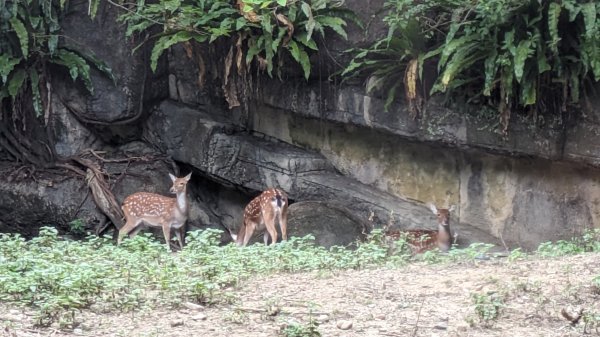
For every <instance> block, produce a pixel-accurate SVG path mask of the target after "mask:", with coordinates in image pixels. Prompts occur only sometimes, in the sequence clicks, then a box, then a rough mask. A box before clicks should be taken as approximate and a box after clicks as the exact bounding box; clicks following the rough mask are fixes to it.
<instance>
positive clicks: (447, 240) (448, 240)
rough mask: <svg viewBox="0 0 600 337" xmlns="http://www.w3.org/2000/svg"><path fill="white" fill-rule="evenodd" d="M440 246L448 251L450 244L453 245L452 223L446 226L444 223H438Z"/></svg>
mask: <svg viewBox="0 0 600 337" xmlns="http://www.w3.org/2000/svg"><path fill="white" fill-rule="evenodd" d="M437 241H438V247H439V248H440V250H442V251H448V250H449V249H450V246H452V234H451V233H450V224H448V226H444V225H443V224H441V223H440V224H438V237H437Z"/></svg>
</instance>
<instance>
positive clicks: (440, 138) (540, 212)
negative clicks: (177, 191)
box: [0, 0, 600, 248]
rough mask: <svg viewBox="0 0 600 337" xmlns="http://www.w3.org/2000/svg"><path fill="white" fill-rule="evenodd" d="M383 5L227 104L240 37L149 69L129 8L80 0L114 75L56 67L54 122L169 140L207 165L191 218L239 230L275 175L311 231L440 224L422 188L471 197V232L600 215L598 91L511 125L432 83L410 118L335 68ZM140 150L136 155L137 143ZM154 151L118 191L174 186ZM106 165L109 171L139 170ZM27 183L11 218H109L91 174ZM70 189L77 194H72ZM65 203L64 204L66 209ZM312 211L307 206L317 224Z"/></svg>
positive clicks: (516, 232)
mask: <svg viewBox="0 0 600 337" xmlns="http://www.w3.org/2000/svg"><path fill="white" fill-rule="evenodd" d="M382 3H383V0H376V1H364V0H348V1H346V6H348V7H349V8H351V9H354V10H355V11H357V13H359V15H361V16H362V17H363V19H365V20H366V21H371V23H372V24H371V25H369V26H368V29H367V30H366V31H362V30H359V29H358V28H357V27H350V28H349V36H350V40H349V41H342V40H340V39H337V38H336V39H333V40H331V41H328V44H327V47H328V51H329V54H328V55H333V57H334V58H336V62H333V61H332V60H331V59H330V58H329V57H325V56H324V54H320V55H317V57H314V58H313V61H314V62H315V64H313V66H314V69H315V71H314V72H313V73H314V74H315V75H314V76H313V77H312V78H311V79H310V80H309V81H308V82H307V81H305V80H304V79H303V78H302V76H301V75H300V74H299V73H298V74H296V73H295V72H291V73H290V74H292V75H290V77H289V78H287V80H286V82H280V81H279V80H276V79H270V78H267V77H265V76H262V75H259V76H256V77H253V78H252V79H251V80H252V83H251V84H252V86H251V88H250V89H251V90H248V91H247V92H246V95H247V96H246V97H245V100H244V102H247V105H242V106H241V107H238V108H234V109H232V110H229V109H227V108H226V103H225V100H224V98H223V92H222V87H221V83H222V77H223V73H222V71H221V70H220V68H219V66H220V64H219V63H220V62H221V61H222V59H223V58H219V57H213V56H214V55H218V54H219V53H220V52H222V51H223V50H224V51H226V50H228V48H225V47H227V46H223V45H218V44H217V45H211V46H206V45H197V44H192V46H191V47H192V49H191V50H192V53H191V54H190V53H189V52H188V51H189V50H185V49H184V48H183V47H182V46H174V47H172V48H171V50H170V51H169V52H168V53H165V55H164V56H163V58H162V59H161V61H160V62H159V69H158V71H157V72H156V73H152V72H151V71H149V69H148V60H147V55H148V50H147V49H145V48H141V49H140V50H139V51H138V52H137V53H135V54H133V55H131V54H130V50H131V47H132V46H133V45H135V44H136V41H135V39H125V38H124V27H122V26H119V25H117V24H115V23H114V18H115V17H117V16H118V14H119V9H118V8H116V7H113V6H111V5H109V4H107V3H102V5H101V10H100V11H99V15H98V18H97V19H96V20H94V21H92V20H90V19H89V18H88V17H87V16H86V15H84V12H85V10H86V8H84V6H83V5H82V4H83V2H82V1H74V2H72V3H71V8H72V10H73V11H74V13H72V14H73V15H68V16H66V19H65V21H64V22H63V23H62V24H63V27H64V29H65V35H68V36H70V37H71V38H72V41H76V43H74V44H73V45H72V47H73V48H75V49H77V48H89V49H90V50H93V51H94V52H95V53H96V54H97V55H98V56H99V57H100V58H101V59H104V60H105V61H107V62H108V63H109V65H110V66H111V67H112V68H113V71H114V72H115V75H116V77H117V84H116V86H115V85H114V84H112V83H111V82H110V81H107V79H106V78H104V77H102V76H101V75H100V74H98V73H95V74H94V78H93V80H94V86H95V88H96V92H95V94H94V95H86V94H85V93H84V92H83V91H82V90H81V88H80V87H78V86H76V85H73V83H72V82H70V81H69V80H68V79H67V78H64V79H61V78H60V77H59V76H57V77H56V78H55V79H56V80H57V83H56V84H55V85H54V87H55V88H56V90H55V93H54V95H56V99H53V101H54V102H55V103H54V104H55V106H54V107H53V115H52V118H51V120H50V123H49V125H50V127H51V131H52V132H53V134H54V137H55V138H56V140H57V145H56V147H57V148H56V150H57V152H58V153H59V154H61V155H64V156H70V155H73V154H77V153H80V152H81V151H82V150H84V149H87V148H93V149H96V150H103V149H104V150H106V149H111V151H112V150H114V151H117V152H118V151H126V150H132V149H134V148H135V146H134V147H132V146H131V145H128V142H130V141H132V140H137V141H140V140H142V141H143V142H144V143H145V144H146V145H144V146H143V148H144V150H139V151H138V152H139V153H142V152H144V153H150V152H151V153H152V154H153V155H154V154H156V155H162V154H165V155H167V156H169V157H170V158H172V159H174V160H175V161H176V162H177V163H178V164H179V166H180V169H181V170H182V172H183V173H185V172H187V171H189V170H191V171H193V172H194V175H193V179H192V182H191V188H190V199H191V200H192V202H193V204H194V205H195V206H194V207H193V208H192V216H191V219H190V224H191V225H192V227H195V228H203V227H205V226H213V227H219V228H223V227H226V228H231V229H235V228H236V227H238V226H239V224H240V223H241V214H242V209H243V207H244V205H245V204H246V203H247V202H248V201H249V200H250V199H251V198H252V197H253V196H255V195H256V194H258V193H259V192H260V190H262V189H265V188H266V187H270V186H278V187H281V188H283V189H284V190H286V191H287V192H288V193H289V195H290V198H291V199H292V200H293V201H295V202H298V204H299V206H298V207H296V209H297V210H295V211H294V212H292V213H293V215H292V214H291V216H292V218H293V219H291V221H290V223H294V221H296V223H297V225H296V226H298V229H299V231H298V233H305V232H302V230H304V229H305V230H307V231H314V232H317V233H321V234H320V236H322V237H323V240H322V241H323V242H322V244H324V245H331V244H333V243H335V242H334V241H333V239H332V237H336V236H339V237H342V235H333V236H331V235H330V236H327V235H325V234H324V233H323V230H324V229H323V228H331V229H327V231H331V232H333V233H343V232H344V228H345V227H344V226H350V227H351V228H349V229H347V232H348V233H354V234H353V235H355V236H359V233H362V232H363V231H364V228H365V226H367V227H372V226H374V227H381V226H384V225H391V226H394V227H399V228H417V227H426V228H434V227H435V225H434V222H435V220H434V217H433V215H432V214H430V212H429V211H427V209H426V207H425V206H424V204H423V203H425V202H434V203H436V204H437V205H438V206H439V207H444V206H448V205H450V204H456V205H457V206H458V211H457V213H456V215H455V216H454V218H453V223H454V224H456V226H455V228H456V229H457V230H458V232H459V238H460V239H461V240H462V243H468V242H473V241H485V242H492V243H500V242H504V243H505V244H507V245H510V246H521V247H524V248H534V247H535V246H537V245H538V244H539V243H540V242H543V241H547V240H555V239H560V238H569V237H571V236H573V235H577V234H580V233H581V232H582V231H583V230H584V229H587V228H592V227H595V224H596V223H597V219H598V217H599V216H600V192H598V191H599V189H598V183H599V182H598V178H597V176H598V166H600V145H599V144H600V128H599V125H600V118H599V114H600V112H598V111H599V110H597V109H596V110H595V109H594V108H595V107H597V106H600V104H599V103H600V99H598V98H594V97H592V98H589V99H587V100H586V101H585V102H584V105H583V107H582V111H581V114H579V115H578V117H577V118H572V117H571V118H566V117H565V116H558V117H555V118H548V117H547V116H546V118H545V119H544V120H541V119H540V120H538V121H537V122H536V123H532V122H531V120H528V119H527V118H525V117H522V116H518V115H516V114H514V115H513V116H512V120H511V123H510V129H509V135H508V136H504V135H501V134H500V133H498V132H497V128H496V124H497V117H496V115H495V114H493V113H492V114H490V115H489V116H488V117H485V114H481V113H479V114H472V113H470V112H465V111H462V110H461V109H460V108H456V107H448V106H445V105H443V104H442V103H441V102H440V98H439V97H433V98H432V99H430V101H429V102H428V104H427V109H426V112H425V113H424V114H423V115H422V116H420V118H417V119H412V118H410V117H409V113H408V109H407V107H406V105H405V104H404V103H402V102H399V103H398V104H396V105H394V106H393V107H392V109H390V111H389V112H386V111H384V109H383V101H382V100H381V99H380V98H378V97H377V96H376V95H367V94H365V92H364V89H363V87H362V86H357V85H351V84H343V85H340V84H338V83H332V82H329V81H327V80H326V79H327V77H328V75H329V74H331V73H332V72H334V71H335V70H338V68H336V67H337V66H336V64H338V63H343V62H344V60H346V59H347V57H348V56H347V55H345V54H343V53H342V51H343V50H345V49H347V48H348V47H351V46H365V45H367V44H369V43H370V42H372V41H374V40H376V39H377V38H378V37H379V36H382V34H385V27H384V26H383V25H382V23H381V20H379V19H380V17H381V15H382V12H381V11H380V9H381V8H382ZM76 14H78V15H76ZM98 32H102V33H101V34H99V33H98ZM211 55H212V56H211ZM319 74H321V75H319ZM297 75H298V76H297ZM294 76H297V77H294ZM238 84H239V83H238ZM149 148H151V150H149ZM132 151H133V152H127V153H130V154H135V153H138V152H136V151H137V150H132ZM140 151H141V152H140ZM145 151H150V152H145ZM153 165H154V166H152V165H148V166H147V168H146V169H144V168H139V169H138V171H136V177H138V178H139V179H133V180H131V181H130V182H128V183H127V184H125V185H119V184H115V185H113V187H114V189H115V191H116V194H117V196H118V199H119V201H121V200H122V198H124V197H125V195H127V194H128V193H131V192H133V191H137V190H147V191H155V192H157V193H162V194H166V193H167V188H168V186H167V185H168V181H167V180H166V179H163V180H161V179H162V178H161V177H166V173H167V171H172V170H173V169H172V168H171V167H169V166H168V165H162V164H161V165H158V166H156V165H155V164H153ZM109 166H110V165H107V166H106V169H110V170H112V172H115V171H117V172H118V170H127V168H126V167H123V166H115V167H112V168H110V167H109ZM148 177H152V178H151V179H149V180H148ZM19 184H21V183H14V182H10V181H6V179H5V180H3V181H1V183H0V190H2V191H3V193H5V195H8V196H11V197H10V198H0V225H1V224H3V223H4V224H7V225H8V224H18V225H19V226H21V227H22V226H25V225H26V223H27V221H29V222H30V223H41V222H42V221H47V220H48V219H50V220H51V221H53V222H56V223H63V224H65V223H68V222H69V221H71V220H73V218H74V217H79V216H82V215H81V214H86V215H85V218H86V219H87V220H89V221H90V222H94V221H95V222H98V221H101V220H102V214H99V213H98V211H97V210H95V208H94V206H93V204H90V203H89V202H87V201H86V202H84V203H80V202H81V200H83V198H84V197H85V193H87V191H86V188H85V185H84V183H83V182H82V181H76V182H65V183H64V184H63V185H60V186H59V185H53V186H50V187H48V186H46V187H44V186H41V185H40V182H30V183H28V184H30V185H27V186H21V187H19V186H20V185H19ZM17 185H19V186H17ZM10 191H17V192H18V191H21V192H18V193H17V194H15V195H13V194H11V193H12V192H10ZM33 191H35V193H34V192H33ZM65 193H66V194H69V195H71V196H72V197H73V198H72V199H73V200H71V201H68V202H64V201H63V200H61V197H60V195H61V194H65ZM23 196H26V198H27V199H26V200H25V199H22V198H23ZM61 202H62V203H63V204H64V207H62V208H60V207H56V205H60V204H61ZM300 202H302V203H300ZM30 203H33V204H32V205H34V204H35V203H42V204H44V203H46V204H48V205H49V206H48V207H45V208H43V209H45V210H46V211H47V213H48V212H50V213H53V214H54V216H53V217H50V218H47V219H45V218H44V214H41V213H40V214H37V213H36V214H37V215H36V216H35V217H31V218H23V216H22V214H23V213H18V214H17V213H15V212H14V209H16V208H17V204H25V205H29V204H30ZM311 203H312V204H311ZM314 203H316V204H314ZM307 205H308V206H307ZM310 205H318V207H317V206H314V207H312V206H310ZM32 207H33V206H32ZM77 207H80V208H81V209H83V210H85V212H87V213H81V212H83V211H81V210H80V211H77V210H78V209H77ZM40 209H42V208H40ZM318 209H329V211H328V212H316V211H315V210H318ZM319 214H322V217H321V218H319V217H318V215H319ZM336 214H337V215H336ZM332 217H333V218H332ZM300 219H309V220H306V221H307V222H309V223H310V225H306V226H304V225H303V224H304V223H303V222H302V221H303V220H300ZM332 219H334V220H332ZM319 221H322V223H323V224H324V225H323V228H318V226H319V225H318V224H319ZM331 224H342V225H339V226H341V227H328V226H331ZM13 228H14V227H13ZM311 228H312V229H311ZM344 240H345V241H344V243H347V242H348V241H349V239H348V238H347V237H344Z"/></svg>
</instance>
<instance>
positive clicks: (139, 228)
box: [129, 223, 144, 239]
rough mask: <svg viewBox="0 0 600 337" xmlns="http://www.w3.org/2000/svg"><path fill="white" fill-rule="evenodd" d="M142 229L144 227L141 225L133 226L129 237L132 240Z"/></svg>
mask: <svg viewBox="0 0 600 337" xmlns="http://www.w3.org/2000/svg"><path fill="white" fill-rule="evenodd" d="M143 228H144V226H143V225H142V224H141V223H140V224H139V225H137V226H135V228H134V229H133V230H132V231H131V232H129V237H130V238H132V239H133V238H134V237H135V236H136V235H138V233H139V232H140V231H141V230H142V229H143Z"/></svg>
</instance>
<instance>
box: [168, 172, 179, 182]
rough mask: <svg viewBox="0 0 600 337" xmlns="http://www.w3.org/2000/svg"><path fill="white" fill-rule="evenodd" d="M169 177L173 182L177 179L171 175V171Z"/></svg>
mask: <svg viewBox="0 0 600 337" xmlns="http://www.w3.org/2000/svg"><path fill="white" fill-rule="evenodd" d="M169 178H171V182H174V181H175V179H177V177H175V176H174V175H172V174H171V173H169Z"/></svg>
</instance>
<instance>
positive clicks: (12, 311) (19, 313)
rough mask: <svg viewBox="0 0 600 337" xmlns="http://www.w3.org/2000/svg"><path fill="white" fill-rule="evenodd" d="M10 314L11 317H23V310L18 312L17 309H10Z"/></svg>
mask: <svg viewBox="0 0 600 337" xmlns="http://www.w3.org/2000/svg"><path fill="white" fill-rule="evenodd" d="M8 313H9V314H11V315H21V310H17V309H10V310H9V311H8Z"/></svg>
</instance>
